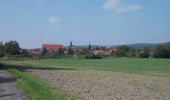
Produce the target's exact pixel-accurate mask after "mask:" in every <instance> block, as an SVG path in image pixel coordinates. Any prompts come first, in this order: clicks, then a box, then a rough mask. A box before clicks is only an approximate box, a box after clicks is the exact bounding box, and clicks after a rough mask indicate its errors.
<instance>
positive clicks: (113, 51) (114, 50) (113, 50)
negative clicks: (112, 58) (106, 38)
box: [109, 48, 117, 54]
mask: <svg viewBox="0 0 170 100" xmlns="http://www.w3.org/2000/svg"><path fill="white" fill-rule="evenodd" d="M116 51H117V49H116V48H112V49H110V50H109V54H113V53H115V52H116Z"/></svg>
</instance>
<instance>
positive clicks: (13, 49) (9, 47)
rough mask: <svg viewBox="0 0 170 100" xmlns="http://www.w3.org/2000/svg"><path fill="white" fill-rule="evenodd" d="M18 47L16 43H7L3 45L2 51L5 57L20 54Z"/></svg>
mask: <svg viewBox="0 0 170 100" xmlns="http://www.w3.org/2000/svg"><path fill="white" fill-rule="evenodd" d="M20 49H21V48H20V46H19V43H18V42H17V41H9V42H6V43H5V46H4V50H5V53H6V54H7V55H17V54H20Z"/></svg>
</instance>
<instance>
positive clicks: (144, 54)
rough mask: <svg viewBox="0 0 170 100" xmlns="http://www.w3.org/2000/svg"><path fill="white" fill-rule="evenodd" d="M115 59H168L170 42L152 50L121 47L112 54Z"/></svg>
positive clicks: (169, 56)
mask: <svg viewBox="0 0 170 100" xmlns="http://www.w3.org/2000/svg"><path fill="white" fill-rule="evenodd" d="M113 56H115V57H139V58H149V57H152V58H170V42H168V43H164V44H159V45H157V46H156V47H154V48H148V47H144V48H130V47H128V46H127V45H123V46H120V47H118V48H117V51H116V52H115V53H114V54H113Z"/></svg>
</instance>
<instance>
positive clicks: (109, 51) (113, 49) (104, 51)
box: [93, 48, 117, 55]
mask: <svg viewBox="0 0 170 100" xmlns="http://www.w3.org/2000/svg"><path fill="white" fill-rule="evenodd" d="M116 51H117V49H116V48H112V49H110V50H95V51H93V54H95V55H98V54H106V55H111V54H113V53H115V52H116Z"/></svg>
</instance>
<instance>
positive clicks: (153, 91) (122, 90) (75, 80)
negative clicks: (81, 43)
mask: <svg viewBox="0 0 170 100" xmlns="http://www.w3.org/2000/svg"><path fill="white" fill-rule="evenodd" d="M2 63H4V64H8V65H9V66H13V65H15V66H19V67H22V68H25V69H26V70H25V71H24V72H25V73H29V74H32V75H33V76H36V77H39V78H40V79H42V80H44V81H45V82H47V83H48V84H49V85H50V86H51V87H53V88H56V89H60V90H63V91H67V92H69V93H70V94H71V95H73V96H76V97H78V98H79V99H83V100H84V99H85V100H105V99H106V100H112V99H113V100H115V99H116V100H117V99H118V100H119V99H120V100H125V99H126V100H131V99H138V100H143V99H145V100H146V99H147V100H150V99H154V100H168V99H170V94H169V93H170V78H169V77H170V59H137V58H115V59H102V60H77V59H44V60H30V59H28V60H23V61H14V60H8V61H2ZM14 68H15V67H14Z"/></svg>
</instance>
